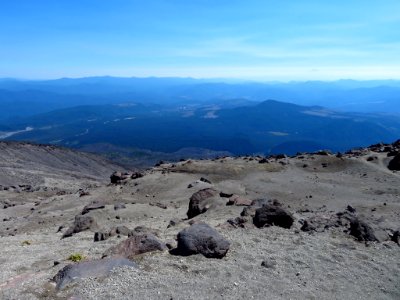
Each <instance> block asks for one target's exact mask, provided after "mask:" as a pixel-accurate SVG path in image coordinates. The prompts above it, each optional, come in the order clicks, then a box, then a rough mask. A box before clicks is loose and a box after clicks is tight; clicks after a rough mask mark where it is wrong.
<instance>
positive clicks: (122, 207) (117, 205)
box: [114, 203, 126, 210]
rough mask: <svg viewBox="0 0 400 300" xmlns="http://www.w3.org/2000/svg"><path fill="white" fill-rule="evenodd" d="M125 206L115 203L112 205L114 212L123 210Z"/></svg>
mask: <svg viewBox="0 0 400 300" xmlns="http://www.w3.org/2000/svg"><path fill="white" fill-rule="evenodd" d="M125 208H126V205H125V204H124V203H116V204H114V210H120V209H125Z"/></svg>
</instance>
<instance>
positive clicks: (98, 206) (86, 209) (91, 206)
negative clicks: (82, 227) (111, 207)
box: [81, 202, 106, 215]
mask: <svg viewBox="0 0 400 300" xmlns="http://www.w3.org/2000/svg"><path fill="white" fill-rule="evenodd" d="M105 207H106V206H105V205H104V204H103V203H99V202H93V203H90V204H88V205H86V206H85V207H84V208H83V209H82V213H81V214H82V215H85V214H87V213H88V212H90V211H91V210H96V209H103V208H105Z"/></svg>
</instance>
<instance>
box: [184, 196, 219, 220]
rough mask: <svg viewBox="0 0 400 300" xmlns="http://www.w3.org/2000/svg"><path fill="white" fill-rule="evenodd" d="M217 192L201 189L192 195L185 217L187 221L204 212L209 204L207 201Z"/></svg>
mask: <svg viewBox="0 0 400 300" xmlns="http://www.w3.org/2000/svg"><path fill="white" fill-rule="evenodd" d="M216 195H218V192H217V191H216V190H214V189H211V188H206V189H202V190H200V191H198V192H196V193H194V194H193V195H192V197H190V201H189V210H188V212H187V216H188V218H189V219H191V218H193V217H195V216H197V215H200V214H202V213H204V212H206V211H207V210H208V209H209V208H210V206H211V204H210V202H209V201H207V199H209V198H212V197H215V196H216Z"/></svg>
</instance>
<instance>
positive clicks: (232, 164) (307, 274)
mask: <svg viewBox="0 0 400 300" xmlns="http://www.w3.org/2000/svg"><path fill="white" fill-rule="evenodd" d="M3 147H4V144H3ZM381 148H384V147H383V146H382V147H373V148H369V149H363V150H361V151H355V152H352V153H349V154H346V155H344V156H335V155H331V154H327V153H323V154H324V155H321V154H320V155H317V154H304V155H298V156H296V157H290V158H287V157H283V158H268V159H261V158H260V157H240V158H232V157H225V158H221V159H215V160H186V161H181V162H179V163H175V164H162V165H160V166H158V167H155V168H153V169H151V170H148V171H146V172H145V173H144V174H143V175H144V176H143V177H139V178H136V179H133V178H128V179H125V180H123V181H122V182H120V183H118V184H107V185H106V184H103V185H99V184H97V185H96V186H87V187H86V188H85V192H86V193H85V195H82V194H80V193H79V192H78V191H75V192H74V191H67V192H65V193H62V192H61V191H62V182H61V184H59V189H60V190H59V192H58V193H56V194H54V193H52V194H45V193H43V191H31V192H25V191H20V192H19V193H16V191H15V190H5V191H0V201H1V202H2V203H4V208H3V207H2V208H0V220H4V221H3V222H0V243H1V245H2V251H1V256H0V263H1V266H2V268H1V270H0V298H1V299H400V247H399V245H398V244H397V243H396V242H395V239H394V237H395V236H396V235H395V232H396V230H398V229H399V227H400V221H399V220H400V174H399V173H398V172H396V171H390V170H389V169H388V168H387V165H388V162H389V161H390V160H391V159H392V157H391V156H390V155H389V156H388V151H386V150H385V151H386V152H385V151H381ZM3 149H4V148H3ZM392 150H393V149H392ZM394 151H397V152H398V151H399V149H398V148H397V149H395V150H394ZM392 152H393V151H392ZM392 154H393V153H392ZM392 154H391V155H392ZM60 161H62V159H61V160H60ZM20 165H21V166H24V165H25V163H23V162H21V163H20ZM54 167H56V166H54ZM2 169H3V168H2ZM6 170H8V169H7V168H6ZM52 170H53V169H52ZM20 171H26V170H24V169H15V170H14V172H16V173H18V172H20ZM110 173H111V170H110V171H109V173H108V175H110ZM46 174H48V173H46ZM46 176H47V175H46ZM54 176H56V175H54ZM57 176H59V175H57ZM201 177H205V178H206V179H207V180H209V181H210V182H211V183H208V182H206V181H207V180H204V179H203V180H199V179H200V178H201ZM57 178H58V177H57ZM71 178H72V177H71ZM69 180H72V179H69ZM76 180H77V181H78V182H79V179H76ZM56 181H57V180H56ZM48 183H49V182H48ZM204 188H212V189H214V190H215V191H217V192H218V194H216V195H215V194H214V196H213V197H211V198H210V199H209V204H210V205H209V206H207V207H208V210H207V211H206V212H204V213H202V214H200V215H197V216H196V217H194V218H193V219H191V220H188V219H187V215H186V213H187V211H188V206H189V199H190V198H191V196H192V195H193V194H194V193H195V192H197V191H199V190H201V189H204ZM60 192H61V193H60ZM220 192H222V193H221V194H220ZM230 194H236V195H238V196H240V197H241V201H242V203H246V201H247V202H248V201H250V200H256V199H269V200H272V199H277V200H278V201H279V203H280V205H281V206H279V207H280V208H282V209H284V210H287V211H289V212H290V213H291V214H292V215H293V218H294V223H293V225H292V226H291V228H289V229H286V228H282V227H278V226H269V227H263V228H257V227H255V226H253V222H252V218H251V216H250V217H246V218H247V219H246V218H243V219H242V221H243V223H242V224H241V225H240V224H239V223H237V222H236V223H235V222H232V221H231V222H230V223H228V222H227V220H228V219H235V218H236V217H239V216H240V214H241V212H242V211H243V206H237V205H229V206H227V205H226V203H227V202H228V198H227V196H229V195H230ZM232 199H237V198H234V197H233V198H231V200H232ZM94 201H97V204H96V205H94V206H91V208H97V209H93V210H85V213H86V212H87V211H88V212H87V213H86V214H85V215H84V216H85V217H86V216H87V217H88V218H89V219H91V220H95V222H96V223H97V224H95V225H96V226H91V227H90V229H88V230H84V231H82V232H79V233H76V234H74V235H72V236H71V237H68V238H64V239H61V237H62V236H63V234H65V232H66V230H67V228H68V227H69V226H71V225H72V224H73V222H74V220H75V216H76V215H81V213H82V210H83V208H84V206H86V205H88V204H90V203H93V202H94ZM275 202H276V201H275ZM121 203H122V204H124V205H125V208H123V206H121V205H119V206H118V207H120V208H123V209H118V210H115V209H114V205H116V204H121ZM100 204H101V205H100ZM12 205H14V206H12ZM274 205H279V204H278V203H276V204H274ZM348 205H350V206H351V207H347V206H348ZM249 209H251V207H249ZM347 217H348V218H349V219H351V220H363V222H365V223H362V224H367V225H365V226H366V227H362V226H364V225H362V226H361V227H362V228H364V229H368V230H370V231H371V232H373V233H374V239H375V238H376V239H377V241H358V240H357V239H356V238H355V237H354V236H352V235H350V233H351V232H352V231H351V230H349V226H350V225H349V223H348V222H347V221H346V220H347V219H346V218H347ZM79 218H83V217H82V216H81V217H78V219H79ZM171 220H173V222H170V221H171ZM313 220H314V221H313ZM305 221H308V223H310V224H313V225H314V226H315V228H314V229H307V228H305V227H306V226H304V224H305ZM191 222H205V223H207V224H209V225H210V226H212V227H213V228H215V229H216V230H217V231H218V232H219V233H220V234H221V235H222V236H223V237H224V238H225V239H227V240H228V241H229V242H230V248H229V251H228V252H227V254H226V256H224V257H223V258H222V259H215V258H206V257H204V256H202V255H200V254H199V255H191V256H177V255H173V252H172V253H169V252H168V251H154V252H148V253H144V254H139V255H133V256H132V257H131V258H130V259H132V260H133V261H134V262H135V263H136V264H137V266H138V268H134V267H129V266H125V267H122V268H117V269H114V270H113V271H112V272H111V273H109V274H103V273H102V274H98V276H94V275H91V277H88V278H84V279H82V280H78V279H77V278H75V279H76V281H75V282H72V283H68V284H65V288H63V289H62V290H57V289H56V288H55V284H54V283H52V282H50V279H51V278H53V277H54V276H55V275H56V274H57V273H58V272H59V270H61V269H62V268H64V267H65V266H67V265H69V264H71V263H72V262H71V261H69V260H68V257H69V256H70V255H71V254H75V253H79V254H81V255H83V256H84V258H85V260H88V261H91V260H94V259H100V258H101V257H102V256H103V253H105V252H107V249H109V248H110V247H112V246H115V245H116V244H118V243H119V242H121V241H124V240H126V239H127V238H126V236H124V235H123V234H122V233H120V234H114V235H112V236H111V237H109V238H108V239H106V240H103V241H98V242H94V240H93V238H94V231H99V232H108V231H109V230H110V229H112V228H113V227H115V226H121V225H122V226H126V227H127V228H129V229H134V228H136V227H138V226H142V229H136V231H140V230H142V231H143V230H144V231H145V232H153V233H154V234H155V235H156V236H157V238H158V239H159V240H160V241H163V242H167V241H169V244H170V245H171V247H174V245H175V244H176V242H175V239H176V238H177V234H178V232H180V231H181V230H183V229H185V228H187V227H189V226H190V223H191ZM232 224H233V225H232ZM235 224H236V225H235ZM92 225H93V224H92ZM60 226H61V227H60ZM143 227H145V228H144V229H143ZM146 228H147V229H146ZM110 232H111V231H110ZM55 261H56V262H57V263H56V264H55V263H54V262H55ZM96 263H98V261H94V262H93V263H90V264H86V265H87V266H89V265H91V264H96ZM86 265H84V266H86ZM77 266H79V265H77ZM77 268H78V267H77ZM98 269H99V270H104V269H106V267H98ZM74 270H75V271H74V272H75V274H77V273H79V272H78V271H76V270H77V269H74ZM85 271H87V273H90V274H93V272H95V271H96V270H94V271H93V270H85ZM61 275H62V273H61ZM70 279H71V278H70ZM71 280H72V279H71ZM63 287H64V284H63Z"/></svg>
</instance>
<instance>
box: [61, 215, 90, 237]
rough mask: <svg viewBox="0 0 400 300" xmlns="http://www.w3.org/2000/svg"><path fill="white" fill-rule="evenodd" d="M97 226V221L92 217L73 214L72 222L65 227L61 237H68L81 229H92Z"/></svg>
mask: <svg viewBox="0 0 400 300" xmlns="http://www.w3.org/2000/svg"><path fill="white" fill-rule="evenodd" d="M97 228H98V225H97V222H96V220H95V219H94V218H93V217H91V216H81V215H77V216H75V220H74V224H73V225H72V226H71V227H69V228H68V229H67V231H66V232H65V233H64V234H63V236H62V238H67V237H70V236H72V235H74V234H75V233H78V232H81V231H85V230H94V229H97Z"/></svg>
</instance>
